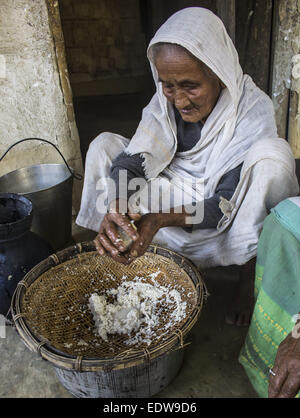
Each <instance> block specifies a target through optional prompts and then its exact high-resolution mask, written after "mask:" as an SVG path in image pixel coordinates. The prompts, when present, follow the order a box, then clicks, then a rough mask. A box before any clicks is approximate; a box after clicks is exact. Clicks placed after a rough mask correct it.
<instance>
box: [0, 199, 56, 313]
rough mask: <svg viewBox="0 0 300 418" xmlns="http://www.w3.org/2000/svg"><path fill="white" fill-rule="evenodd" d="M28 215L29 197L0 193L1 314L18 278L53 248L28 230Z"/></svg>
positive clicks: (6, 306) (5, 310) (30, 207)
mask: <svg viewBox="0 0 300 418" xmlns="http://www.w3.org/2000/svg"><path fill="white" fill-rule="evenodd" d="M32 217H33V210H32V203H31V201H30V200H29V199H27V198H25V197H24V196H20V195H17V194H13V193H0V314H1V315H4V316H5V315H6V314H7V312H8V310H9V307H10V303H11V298H12V295H13V293H14V291H15V289H16V287H17V284H18V282H19V281H20V280H21V279H22V278H23V277H24V275H25V274H26V273H27V272H28V271H29V270H31V269H32V267H34V266H35V265H36V264H38V263H39V262H40V261H42V260H44V259H45V258H47V257H48V256H49V255H50V254H52V252H53V250H52V248H51V246H50V245H49V244H48V243H47V242H46V241H45V240H44V239H42V238H41V237H39V236H38V235H37V234H35V233H34V232H31V231H30V228H31V223H32Z"/></svg>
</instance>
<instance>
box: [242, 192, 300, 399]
mask: <svg viewBox="0 0 300 418" xmlns="http://www.w3.org/2000/svg"><path fill="white" fill-rule="evenodd" d="M293 199H295V198H293ZM293 199H292V200H289V199H287V200H284V201H283V202H281V203H279V205H277V206H276V207H275V208H274V209H272V211H271V214H270V215H269V216H268V217H267V218H266V220H265V222H264V227H263V231H262V233H261V236H260V239H259V243H258V250H257V263H256V279H255V298H256V304H255V308H254V312H253V316H252V320H251V324H250V327H249V331H248V334H247V337H246V340H245V344H244V346H243V348H242V350H241V352H240V356H239V361H240V363H241V364H242V365H243V367H244V369H245V371H246V373H247V375H248V377H249V379H250V381H251V383H252V385H253V387H254V389H255V390H256V392H257V393H258V395H259V396H260V397H267V396H268V378H269V369H270V368H272V367H273V365H274V362H275V357H276V353H277V349H278V346H279V344H280V343H281V341H282V340H284V339H285V337H286V336H287V335H288V334H289V333H290V332H291V331H292V329H293V327H294V320H293V316H294V315H297V314H298V313H299V311H300V207H299V206H298V205H297V204H296V203H294V202H293ZM297 199H299V202H300V198H296V200H295V201H296V202H297ZM299 205H300V203H299ZM297 397H300V392H299V393H298V395H297Z"/></svg>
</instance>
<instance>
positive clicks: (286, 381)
mask: <svg viewBox="0 0 300 418" xmlns="http://www.w3.org/2000/svg"><path fill="white" fill-rule="evenodd" d="M295 336H296V338H294V337H293V335H292V333H291V334H289V335H288V336H287V337H286V338H285V340H283V341H282V343H281V344H280V345H279V347H278V351H277V355H276V359H275V364H274V367H273V369H272V371H273V373H275V376H274V375H272V374H270V379H269V398H293V397H295V395H297V393H298V392H299V390H300V335H299V332H298V334H297V335H295ZM297 337H298V338H297Z"/></svg>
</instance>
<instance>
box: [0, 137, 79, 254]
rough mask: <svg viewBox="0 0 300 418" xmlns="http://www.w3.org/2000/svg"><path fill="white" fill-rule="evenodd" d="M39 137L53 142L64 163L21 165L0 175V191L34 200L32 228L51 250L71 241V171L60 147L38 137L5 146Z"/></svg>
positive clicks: (72, 175)
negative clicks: (21, 166) (22, 166)
mask: <svg viewBox="0 0 300 418" xmlns="http://www.w3.org/2000/svg"><path fill="white" fill-rule="evenodd" d="M28 140H38V141H43V142H46V143H48V144H50V145H52V146H53V147H54V148H55V149H56V150H57V151H58V152H59V154H60V155H61V157H62V158H63V160H64V163H65V164H39V165H33V166H30V167H24V168H20V169H18V170H15V171H12V172H10V173H7V174H5V175H3V176H2V177H0V192H1V193H15V194H20V195H23V196H25V197H26V198H28V199H29V200H30V201H31V202H32V203H33V213H34V216H33V221H32V226H31V231H32V232H35V233H36V234H38V235H40V236H41V237H42V238H44V239H45V240H46V241H47V242H48V243H49V244H50V245H51V247H52V248H53V249H54V250H58V249H61V248H64V246H66V245H67V244H69V243H70V240H71V235H72V187H73V177H75V178H76V179H78V180H81V179H82V176H81V175H79V174H74V172H73V169H72V168H71V167H69V165H68V164H67V162H66V160H65V158H64V157H63V155H62V154H61V152H60V151H59V149H58V148H57V147H56V146H55V145H54V144H53V143H52V142H49V141H47V140H45V139H40V138H26V139H22V140H20V141H18V142H16V143H15V144H13V145H12V146H10V147H9V148H8V150H7V151H6V152H5V153H4V154H3V155H2V157H1V158H0V161H1V160H2V159H3V158H4V156H5V155H6V154H7V152H8V151H9V150H10V149H11V148H12V147H13V146H15V145H17V144H19V143H21V142H24V141H28Z"/></svg>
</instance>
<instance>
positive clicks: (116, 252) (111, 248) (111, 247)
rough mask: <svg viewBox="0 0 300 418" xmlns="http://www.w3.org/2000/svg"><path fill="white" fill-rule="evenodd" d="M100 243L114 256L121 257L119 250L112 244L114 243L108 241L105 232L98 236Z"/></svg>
mask: <svg viewBox="0 0 300 418" xmlns="http://www.w3.org/2000/svg"><path fill="white" fill-rule="evenodd" d="M98 241H99V242H100V244H101V245H102V247H103V248H104V249H105V250H106V251H107V252H108V253H109V254H111V255H112V256H115V257H116V256H117V255H119V250H118V249H117V248H116V247H115V246H114V245H113V244H112V242H111V241H110V239H108V237H107V236H106V234H105V232H104V231H103V232H101V233H99V235H98Z"/></svg>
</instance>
